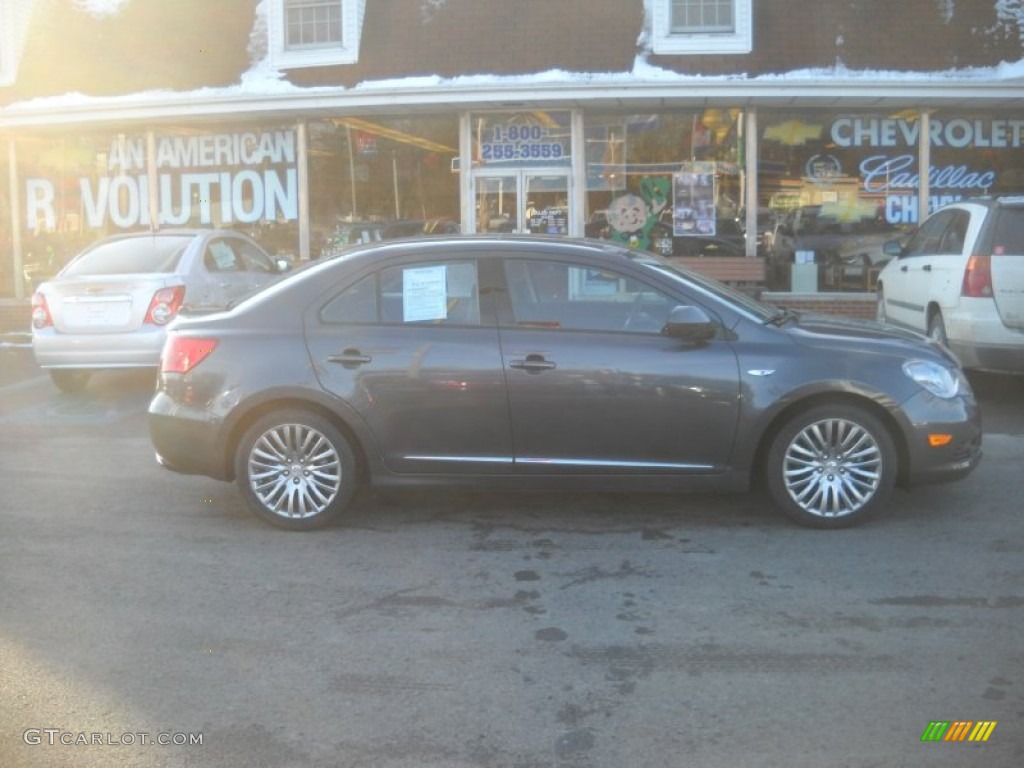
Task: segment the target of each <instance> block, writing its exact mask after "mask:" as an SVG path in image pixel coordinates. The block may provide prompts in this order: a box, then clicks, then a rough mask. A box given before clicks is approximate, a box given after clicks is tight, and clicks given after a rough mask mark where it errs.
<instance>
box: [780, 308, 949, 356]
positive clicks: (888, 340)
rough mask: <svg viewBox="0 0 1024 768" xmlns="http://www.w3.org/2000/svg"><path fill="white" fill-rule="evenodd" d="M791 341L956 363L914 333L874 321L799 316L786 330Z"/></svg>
mask: <svg viewBox="0 0 1024 768" xmlns="http://www.w3.org/2000/svg"><path fill="white" fill-rule="evenodd" d="M787 328H788V330H789V333H790V335H791V337H792V338H793V340H794V341H795V342H796V343H798V344H804V345H806V346H811V347H822V348H829V349H835V348H836V347H837V346H847V345H849V346H850V347H851V349H855V348H856V349H861V350H864V351H868V350H872V351H883V350H888V351H890V352H893V353H898V354H904V355H906V354H908V353H909V352H910V351H911V348H913V350H914V351H916V352H917V354H926V355H927V354H928V353H929V352H930V353H931V354H933V355H938V356H940V357H942V358H943V359H945V360H946V361H947V362H950V363H955V358H953V356H952V354H951V353H949V352H947V351H946V350H944V349H943V348H942V347H941V346H939V345H938V344H936V343H935V342H933V341H932V340H931V339H929V338H928V337H927V336H924V335H923V334H920V333H918V332H916V331H911V330H906V329H904V328H897V327H895V326H892V325H885V324H882V323H876V322H874V321H873V320H857V319H854V318H845V317H835V316H832V315H815V314H801V315H800V316H799V318H798V319H797V321H796V322H795V323H792V324H790V325H789V326H787Z"/></svg>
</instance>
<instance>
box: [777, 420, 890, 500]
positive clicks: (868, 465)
mask: <svg viewBox="0 0 1024 768" xmlns="http://www.w3.org/2000/svg"><path fill="white" fill-rule="evenodd" d="M883 466H884V465H883V453H882V449H881V448H880V447H879V445H878V442H877V441H876V440H875V438H874V436H873V435H872V434H871V433H870V432H869V431H868V430H866V429H865V428H864V427H863V426H861V425H860V424H857V423H855V422H852V421H847V420H845V419H841V418H834V419H824V420H821V421H816V422H814V423H811V424H808V425H807V426H805V427H804V428H803V429H801V430H800V431H799V432H798V433H797V434H796V435H795V436H794V437H793V438H792V440H790V442H789V444H788V446H787V447H786V450H785V454H784V456H783V465H782V472H783V482H784V484H785V488H786V491H787V492H788V494H789V496H790V498H792V500H793V501H794V502H795V503H796V504H797V505H798V506H799V507H800V508H801V509H802V510H804V512H806V513H808V514H810V515H814V516H816V517H820V518H837V517H843V516H846V515H851V514H854V513H856V512H858V511H859V510H861V509H862V508H864V507H865V506H866V505H867V504H868V503H870V501H871V499H872V498H873V497H874V495H875V493H876V492H877V491H878V489H879V487H880V483H881V481H882V472H883Z"/></svg>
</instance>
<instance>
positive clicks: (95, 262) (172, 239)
mask: <svg viewBox="0 0 1024 768" xmlns="http://www.w3.org/2000/svg"><path fill="white" fill-rule="evenodd" d="M193 237H194V236H193V235H153V236H151V237H126V238H118V239H116V240H107V241H105V242H101V243H99V244H98V245H96V246H93V248H92V249H91V250H88V251H86V252H85V253H83V254H82V255H81V256H79V257H78V258H77V259H75V260H74V261H72V262H71V263H70V264H69V265H68V266H67V267H66V268H65V269H64V271H63V272H62V273H61V274H62V275H64V276H68V277H82V276H84V275H137V274H147V273H161V274H162V273H169V272H174V271H175V270H176V269H177V268H178V262H179V261H181V255H182V254H183V253H184V252H185V248H186V247H187V246H188V244H189V243H190V242H192V239H193Z"/></svg>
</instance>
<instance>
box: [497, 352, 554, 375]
mask: <svg viewBox="0 0 1024 768" xmlns="http://www.w3.org/2000/svg"><path fill="white" fill-rule="evenodd" d="M508 367H509V368H516V369H518V370H521V371H526V372H527V373H540V372H541V371H550V370H551V369H552V368H555V367H556V366H555V364H554V363H552V362H551V361H550V360H545V359H544V355H527V356H526V359H525V360H513V361H511V362H510V363H509V364H508Z"/></svg>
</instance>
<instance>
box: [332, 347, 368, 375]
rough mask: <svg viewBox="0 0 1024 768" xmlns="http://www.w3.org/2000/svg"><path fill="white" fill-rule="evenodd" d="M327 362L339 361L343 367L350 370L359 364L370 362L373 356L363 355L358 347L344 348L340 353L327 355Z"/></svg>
mask: <svg viewBox="0 0 1024 768" xmlns="http://www.w3.org/2000/svg"><path fill="white" fill-rule="evenodd" d="M327 362H329V363H341V366H342V367H343V368H348V369H349V370H351V369H353V368H358V367H359V366H360V365H364V364H366V363H372V362H373V358H372V357H370V356H369V355H364V354H363V353H362V352H360V351H359V350H358V349H346V350H344V351H343V352H342V353H341V354H340V355H328V356H327Z"/></svg>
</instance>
